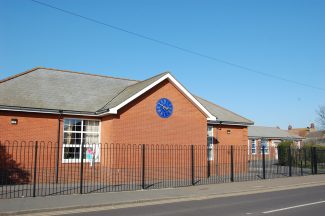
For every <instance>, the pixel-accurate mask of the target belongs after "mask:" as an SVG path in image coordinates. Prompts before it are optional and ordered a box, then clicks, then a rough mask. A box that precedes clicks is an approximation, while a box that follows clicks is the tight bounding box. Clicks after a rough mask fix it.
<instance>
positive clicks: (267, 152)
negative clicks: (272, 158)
mask: <svg viewBox="0 0 325 216" xmlns="http://www.w3.org/2000/svg"><path fill="white" fill-rule="evenodd" d="M263 141H265V143H266V145H265V148H264V154H266V155H267V154H269V153H270V144H269V140H267V139H264V140H263V139H261V146H260V147H261V148H260V149H261V154H263ZM266 150H267V151H266Z"/></svg>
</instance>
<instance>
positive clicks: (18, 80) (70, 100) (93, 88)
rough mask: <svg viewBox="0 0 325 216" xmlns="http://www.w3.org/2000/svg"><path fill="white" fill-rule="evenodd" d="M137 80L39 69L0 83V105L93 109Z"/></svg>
mask: <svg viewBox="0 0 325 216" xmlns="http://www.w3.org/2000/svg"><path fill="white" fill-rule="evenodd" d="M137 82H138V81H134V80H126V79H117V78H112V77H105V76H97V75H91V74H83V73H75V72H68V71H61V70H55V69H45V68H38V69H35V70H33V71H31V72H29V73H26V74H24V75H22V76H17V77H15V78H13V79H10V80H8V81H5V82H2V83H0V105H6V106H18V107H33V108H43V109H61V110H71V111H86V112H96V111H97V110H98V109H100V108H101V107H103V106H104V105H105V104H106V103H107V101H109V100H110V99H111V98H113V97H114V96H115V95H117V94H118V93H119V92H121V91H122V90H123V89H124V88H126V87H127V86H130V85H132V84H135V83H137Z"/></svg>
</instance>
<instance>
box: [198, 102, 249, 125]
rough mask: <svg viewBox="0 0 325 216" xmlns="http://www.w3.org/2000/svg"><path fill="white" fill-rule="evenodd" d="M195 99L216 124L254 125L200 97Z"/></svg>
mask: <svg viewBox="0 0 325 216" xmlns="http://www.w3.org/2000/svg"><path fill="white" fill-rule="evenodd" d="M195 98H196V99H197V100H198V101H199V102H200V103H201V104H202V106H204V107H205V108H206V109H207V110H208V111H209V112H210V113H211V114H212V115H214V116H215V117H217V121H218V122H224V123H244V124H249V125H250V124H254V122H253V121H251V120H249V119H247V118H244V117H242V116H240V115H238V114H236V113H234V112H232V111H230V110H227V109H225V108H223V107H221V106H219V105H217V104H214V103H212V102H210V101H207V100H205V99H203V98H201V97H198V96H195Z"/></svg>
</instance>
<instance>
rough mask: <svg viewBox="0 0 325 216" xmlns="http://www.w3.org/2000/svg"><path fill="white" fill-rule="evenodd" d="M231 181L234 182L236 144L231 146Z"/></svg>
mask: <svg viewBox="0 0 325 216" xmlns="http://www.w3.org/2000/svg"><path fill="white" fill-rule="evenodd" d="M230 181H231V182H234V146H233V145H231V146H230Z"/></svg>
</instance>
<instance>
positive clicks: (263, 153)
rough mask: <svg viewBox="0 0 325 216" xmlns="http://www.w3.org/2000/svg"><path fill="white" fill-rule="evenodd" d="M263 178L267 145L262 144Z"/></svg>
mask: <svg viewBox="0 0 325 216" xmlns="http://www.w3.org/2000/svg"><path fill="white" fill-rule="evenodd" d="M262 166H263V179H265V146H262Z"/></svg>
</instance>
